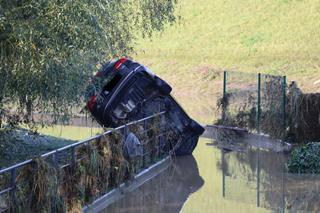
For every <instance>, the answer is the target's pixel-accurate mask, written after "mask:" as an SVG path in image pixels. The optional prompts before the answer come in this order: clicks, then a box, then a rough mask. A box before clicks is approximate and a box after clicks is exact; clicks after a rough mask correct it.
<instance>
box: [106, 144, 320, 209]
mask: <svg viewBox="0 0 320 213" xmlns="http://www.w3.org/2000/svg"><path fill="white" fill-rule="evenodd" d="M212 142H213V141H212V140H210V139H201V140H200V141H199V144H198V146H197V148H196V150H195V152H194V155H193V156H189V157H180V158H176V159H174V160H173V163H172V166H171V167H170V168H169V169H167V170H166V171H165V172H163V173H162V174H160V175H158V176H157V177H156V178H154V179H152V180H150V181H149V182H147V183H145V184H144V185H143V186H142V187H140V188H139V189H137V190H135V191H133V192H132V193H129V194H127V195H126V196H125V197H124V198H123V199H122V200H120V201H118V202H116V203H114V204H112V205H111V206H109V207H108V208H107V209H106V210H105V212H108V213H109V212H143V213H144V212H145V213H149V212H166V213H167V212H169V213H170V212H173V213H174V212H192V213H193V212H199V213H200V212H201V213H202V212H297V211H299V212H319V211H320V197H319V196H320V193H319V192H320V177H319V176H312V175H293V174H288V173H287V172H286V171H285V166H284V163H285V161H286V156H285V155H284V154H282V153H275V152H271V151H265V150H261V149H254V148H250V149H247V150H245V151H242V152H235V151H233V152H223V151H221V150H220V149H218V148H216V147H215V146H213V145H212Z"/></svg>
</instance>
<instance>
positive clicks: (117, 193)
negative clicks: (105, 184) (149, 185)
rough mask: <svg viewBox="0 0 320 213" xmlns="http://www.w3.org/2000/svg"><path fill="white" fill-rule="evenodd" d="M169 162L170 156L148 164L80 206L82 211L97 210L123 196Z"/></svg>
mask: <svg viewBox="0 0 320 213" xmlns="http://www.w3.org/2000/svg"><path fill="white" fill-rule="evenodd" d="M170 164H171V158H170V156H168V157H166V158H164V159H162V160H161V161H159V162H157V163H156V164H154V165H152V166H150V167H149V168H147V169H145V170H143V171H142V172H140V173H139V174H137V175H135V176H134V178H133V179H132V180H130V181H128V182H126V183H123V184H121V185H120V186H119V187H118V188H116V189H113V190H111V191H110V192H108V193H107V194H105V195H103V196H101V197H100V198H98V199H97V200H95V201H94V202H93V203H92V204H90V205H87V206H85V207H83V208H82V211H83V212H99V211H102V210H103V209H105V208H106V207H108V206H109V205H111V204H112V203H114V202H116V201H117V200H120V199H121V198H123V197H124V196H125V195H126V193H128V192H130V191H133V190H135V189H136V188H138V187H139V186H141V185H142V184H144V183H145V182H147V181H148V180H150V179H152V178H153V177H155V176H157V175H158V174H160V173H161V172H163V171H164V170H166V169H167V168H168V167H169V166H170Z"/></svg>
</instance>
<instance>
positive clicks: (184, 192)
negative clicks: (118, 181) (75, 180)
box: [104, 155, 204, 213]
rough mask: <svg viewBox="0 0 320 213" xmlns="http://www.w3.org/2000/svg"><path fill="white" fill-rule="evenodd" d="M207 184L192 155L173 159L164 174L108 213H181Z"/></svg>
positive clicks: (129, 194)
mask: <svg viewBox="0 0 320 213" xmlns="http://www.w3.org/2000/svg"><path fill="white" fill-rule="evenodd" d="M203 184H204V180H203V179H202V177H201V176H200V175H199V170H198V165H197V162H196V160H195V159H194V157H193V156H192V155H190V156H180V157H176V158H173V162H172V165H171V166H170V167H169V168H168V169H167V170H166V171H164V172H162V173H161V174H159V175H158V176H156V177H155V178H153V179H151V180H149V181H148V182H147V183H145V184H143V185H142V186H141V187H140V188H138V189H136V190H134V191H132V192H130V193H128V194H127V195H126V196H125V197H124V198H123V199H121V200H119V201H118V202H116V203H114V204H112V205H110V206H109V207H108V208H106V209H105V210H104V212H108V213H109V212H130V213H132V212H139V213H144V212H145V213H149V212H166V213H171V212H172V213H175V212H179V211H180V210H181V208H182V206H183V205H184V203H185V202H186V200H187V199H188V197H189V196H190V195H191V194H192V193H194V192H196V191H198V190H199V189H200V188H201V187H202V186H203Z"/></svg>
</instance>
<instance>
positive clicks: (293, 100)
mask: <svg viewBox="0 0 320 213" xmlns="http://www.w3.org/2000/svg"><path fill="white" fill-rule="evenodd" d="M223 85H224V86H223V96H222V98H220V99H219V100H218V103H217V105H218V108H219V109H220V114H221V118H220V119H219V120H218V121H217V124H219V125H224V126H233V127H241V128H245V129H247V130H250V131H252V132H257V133H265V134H268V135H270V136H272V137H273V138H277V139H282V140H285V141H287V142H290V143H296V142H297V143H306V142H310V141H320V131H319V129H320V93H308V94H304V93H302V92H301V90H300V89H299V88H298V86H297V83H296V82H291V83H290V84H287V79H286V77H285V76H273V75H264V74H252V73H240V72H224V84H223Z"/></svg>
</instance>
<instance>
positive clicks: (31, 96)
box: [0, 0, 177, 125]
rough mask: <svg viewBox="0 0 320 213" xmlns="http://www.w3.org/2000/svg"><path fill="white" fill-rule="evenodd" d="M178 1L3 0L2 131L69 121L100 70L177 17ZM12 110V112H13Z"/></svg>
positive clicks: (0, 20) (0, 46)
mask: <svg viewBox="0 0 320 213" xmlns="http://www.w3.org/2000/svg"><path fill="white" fill-rule="evenodd" d="M176 4H177V2H176V0H138V1H137V0H75V1H71V0H10V1H9V0H0V6H1V7H0V51H1V58H0V63H1V67H0V76H1V77H0V125H1V120H2V119H3V118H4V117H8V115H9V114H10V113H12V112H13V111H14V112H15V113H18V114H19V115H23V116H22V117H21V116H20V117H21V118H24V119H22V120H19V122H21V121H24V122H26V123H30V122H31V123H32V113H33V112H40V113H54V115H61V114H64V115H68V114H70V113H71V112H73V110H72V109H74V108H75V107H77V106H79V103H81V94H82V91H83V90H84V86H85V85H86V81H87V80H88V79H89V77H90V76H91V75H92V73H93V72H95V71H96V70H97V69H98V68H99V66H97V65H98V64H99V63H101V62H103V61H105V60H107V59H109V58H111V57H117V56H120V55H128V54H130V53H131V52H132V51H133V42H134V40H135V38H136V37H137V35H139V34H142V35H143V36H151V35H152V32H153V31H155V30H162V29H163V27H164V26H165V24H167V23H172V22H174V21H175V19H176V17H175V15H174V12H175V11H174V8H175V6H176ZM9 109H10V110H9Z"/></svg>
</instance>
